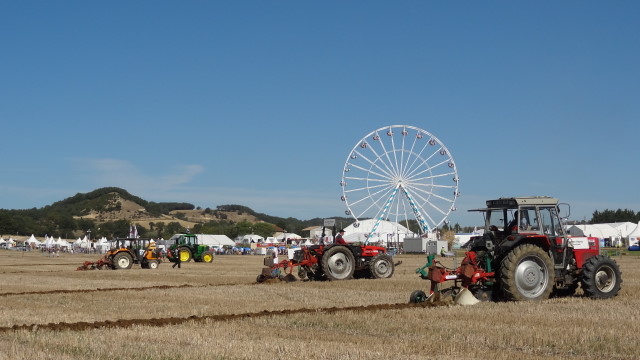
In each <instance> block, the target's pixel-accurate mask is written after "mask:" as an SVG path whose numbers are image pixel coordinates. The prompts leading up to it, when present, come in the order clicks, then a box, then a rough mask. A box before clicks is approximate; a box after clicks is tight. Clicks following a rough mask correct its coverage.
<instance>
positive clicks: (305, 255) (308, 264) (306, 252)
mask: <svg viewBox="0 0 640 360" xmlns="http://www.w3.org/2000/svg"><path fill="white" fill-rule="evenodd" d="M327 246H333V245H312V246H303V247H301V248H300V251H301V254H300V253H298V254H297V255H294V258H293V259H291V260H289V259H285V260H282V261H280V262H278V263H273V259H270V258H265V263H264V265H265V266H267V267H270V268H271V269H272V270H275V269H278V268H281V269H283V270H284V271H285V272H287V273H289V274H291V273H292V272H293V269H294V268H295V267H296V266H300V267H304V268H313V267H315V266H317V265H318V263H319V262H320V259H321V258H322V254H324V249H325V248H326V247H327ZM354 247H355V248H358V246H354ZM354 247H352V248H354ZM359 248H360V252H361V253H360V254H355V253H354V256H355V257H356V266H357V264H358V263H359V261H358V259H363V258H372V257H374V256H376V255H378V254H384V253H386V252H387V249H385V248H383V247H381V246H371V245H361V246H359ZM300 255H302V256H300ZM270 260H271V261H270Z"/></svg>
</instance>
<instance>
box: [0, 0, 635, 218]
mask: <svg viewBox="0 0 640 360" xmlns="http://www.w3.org/2000/svg"><path fill="white" fill-rule="evenodd" d="M638 18H640V3H638V2H635V1H615V2H602V1H560V2H558V1H535V2H533V1H518V2H513V1H487V2H479V1H455V2H449V1H403V2H392V1H322V2H309V1H158V0H154V1H108V2H91V1H29V0H26V1H19V2H18V1H15V2H3V3H2V4H1V5H0V40H1V41H0V43H1V44H2V53H1V54H2V55H1V56H0V121H1V123H2V137H1V139H2V140H1V144H2V145H1V149H2V154H3V155H2V170H1V171H2V176H0V208H5V209H24V208H33V207H38V208H39V207H42V206H45V205H48V204H51V203H53V202H55V201H58V200H62V199H65V198H67V197H69V196H73V195H75V194H76V193H78V192H81V193H83V192H89V191H92V190H95V189H97V188H100V187H105V186H117V187H122V188H124V189H126V190H128V191H129V192H131V193H132V194H134V195H137V196H140V197H142V198H144V199H146V200H149V201H156V202H161V201H177V202H191V203H193V204H195V205H197V206H202V207H212V208H213V207H215V206H218V205H223V204H241V205H245V206H249V207H251V208H252V209H254V210H255V211H258V212H263V213H267V214H270V215H274V216H282V217H290V216H291V217H296V218H299V219H310V218H314V217H331V216H336V215H341V214H344V210H345V206H344V204H343V203H342V202H341V201H340V195H341V189H340V186H339V182H340V179H341V176H342V168H343V166H344V163H345V160H346V158H347V156H348V155H349V152H350V150H351V149H352V147H353V146H354V145H355V144H356V143H357V142H358V141H359V140H360V139H361V138H363V137H364V136H365V135H366V134H368V133H370V132H371V131H373V130H375V129H378V128H380V127H383V126H387V125H394V124H404V125H411V126H416V127H418V128H422V129H424V130H426V131H428V132H430V133H432V134H434V135H435V136H436V137H438V138H439V139H440V140H441V141H442V142H443V143H444V144H445V145H446V146H447V147H448V148H449V150H450V152H451V154H452V155H453V157H454V158H455V161H456V164H457V168H458V175H459V177H460V188H459V191H460V193H461V195H460V197H459V199H458V201H457V203H456V207H457V208H458V211H456V212H454V213H452V215H451V216H450V221H451V222H452V223H456V222H458V223H460V224H461V225H475V224H479V223H480V222H481V221H480V219H478V218H477V215H474V214H469V213H468V212H467V211H466V210H468V209H472V208H477V207H481V206H483V205H484V200H485V199H488V198H496V197H501V196H514V195H548V196H554V197H558V198H560V199H561V200H562V201H565V202H569V203H570V204H571V205H572V208H571V209H572V218H573V219H580V220H581V219H583V218H586V219H589V218H590V217H591V215H592V213H593V211H595V210H604V209H618V208H629V209H632V210H634V211H638V210H640V191H637V190H636V184H637V179H638V178H639V177H640V176H639V175H640V174H639V173H638V170H635V167H636V163H637V156H638V152H639V151H638V147H639V146H638V139H637V138H638V134H640V129H639V127H640V125H638V124H639V122H638V120H639V117H640V116H639V115H640V101H638V100H639V95H640V76H639V74H640V72H639V70H638V64H640V52H639V46H638V44H639V43H638V40H637V39H638V35H639V33H640V22H638V20H637V19H638Z"/></svg>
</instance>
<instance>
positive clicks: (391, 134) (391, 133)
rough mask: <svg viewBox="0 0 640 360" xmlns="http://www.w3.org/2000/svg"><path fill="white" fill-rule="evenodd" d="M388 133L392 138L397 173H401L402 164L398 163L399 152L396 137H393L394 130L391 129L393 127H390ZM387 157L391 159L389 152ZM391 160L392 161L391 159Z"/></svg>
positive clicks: (392, 150) (392, 151)
mask: <svg viewBox="0 0 640 360" xmlns="http://www.w3.org/2000/svg"><path fill="white" fill-rule="evenodd" d="M387 135H388V136H389V137H390V138H391V153H392V154H393V160H394V161H395V162H394V164H395V167H394V168H395V169H396V174H400V173H401V172H400V165H399V163H398V152H397V149H396V142H395V139H394V137H393V130H391V127H389V132H388V133H387ZM387 159H389V153H387ZM389 161H391V159H389Z"/></svg>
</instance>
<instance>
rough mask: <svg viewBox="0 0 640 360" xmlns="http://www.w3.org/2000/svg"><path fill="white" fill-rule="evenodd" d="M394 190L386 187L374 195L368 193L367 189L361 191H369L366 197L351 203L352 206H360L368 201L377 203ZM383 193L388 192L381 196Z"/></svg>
mask: <svg viewBox="0 0 640 360" xmlns="http://www.w3.org/2000/svg"><path fill="white" fill-rule="evenodd" d="M392 189H393V188H392V187H390V186H385V187H384V188H382V189H380V190H378V191H376V192H374V193H370V192H369V191H368V190H369V189H366V188H365V189H360V190H361V191H362V190H367V192H366V193H365V195H366V196H365V195H363V196H362V198H361V199H360V200H356V201H353V202H352V203H351V205H358V204H359V203H360V202H362V201H364V200H368V199H370V200H372V202H373V203H376V202H378V201H379V198H380V197H384V196H385V195H386V194H389V193H390V192H391V191H392ZM352 191H355V190H352ZM383 192H386V194H382V195H380V193H383ZM378 195H380V196H379V197H378ZM374 199H378V200H374Z"/></svg>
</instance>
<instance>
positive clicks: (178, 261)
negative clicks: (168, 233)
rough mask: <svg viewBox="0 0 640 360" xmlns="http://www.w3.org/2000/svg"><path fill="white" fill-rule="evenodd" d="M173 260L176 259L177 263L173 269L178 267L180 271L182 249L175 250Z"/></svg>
mask: <svg viewBox="0 0 640 360" xmlns="http://www.w3.org/2000/svg"><path fill="white" fill-rule="evenodd" d="M173 251H174V253H173V258H174V259H175V262H174V263H173V266H171V267H172V268H175V267H176V265H177V266H178V269H180V268H181V265H180V249H178V248H176V249H175V250H173Z"/></svg>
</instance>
